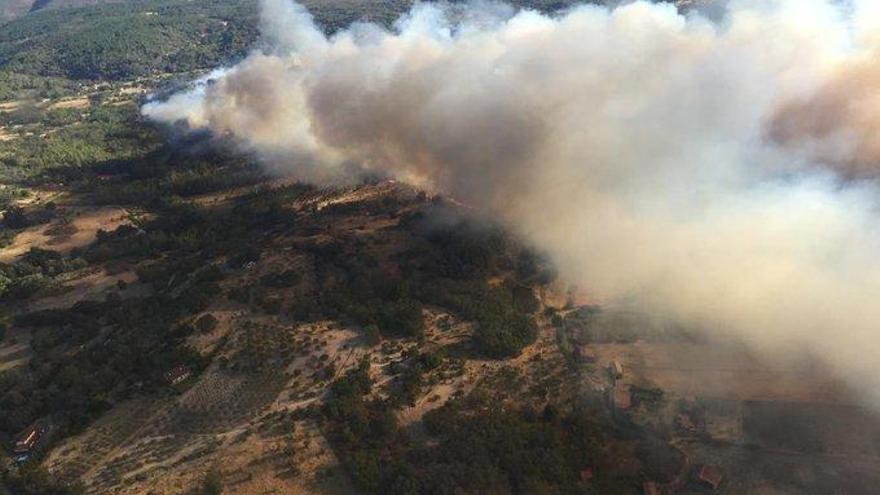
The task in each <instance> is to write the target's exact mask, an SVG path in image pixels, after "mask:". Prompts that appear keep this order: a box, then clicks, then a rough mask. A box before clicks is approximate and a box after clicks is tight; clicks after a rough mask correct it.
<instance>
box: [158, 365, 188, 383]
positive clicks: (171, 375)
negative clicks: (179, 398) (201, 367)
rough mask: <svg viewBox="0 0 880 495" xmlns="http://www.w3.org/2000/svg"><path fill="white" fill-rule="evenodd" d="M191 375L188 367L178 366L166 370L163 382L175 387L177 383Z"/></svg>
mask: <svg viewBox="0 0 880 495" xmlns="http://www.w3.org/2000/svg"><path fill="white" fill-rule="evenodd" d="M191 374H192V371H190V369H189V367H188V366H186V365H183V364H178V365H177V366H175V367H173V368H171V369H170V370H168V372H167V373H165V381H166V382H168V384H169V385H177V384H178V383H180V382H182V381H184V380H186V379H187V378H189V377H190V375H191Z"/></svg>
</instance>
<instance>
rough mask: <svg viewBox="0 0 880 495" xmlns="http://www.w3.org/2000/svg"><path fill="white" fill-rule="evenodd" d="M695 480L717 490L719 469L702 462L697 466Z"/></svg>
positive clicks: (719, 484) (719, 479) (719, 482)
mask: <svg viewBox="0 0 880 495" xmlns="http://www.w3.org/2000/svg"><path fill="white" fill-rule="evenodd" d="M697 481H698V482H699V483H700V484H701V485H703V486H705V487H706V488H709V489H712V490H717V489H718V487H719V486H721V470H720V469H718V468H717V467H715V466H708V465H705V464H704V465H702V466H700V467H699V468H697Z"/></svg>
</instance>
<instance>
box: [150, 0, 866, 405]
mask: <svg viewBox="0 0 880 495" xmlns="http://www.w3.org/2000/svg"><path fill="white" fill-rule="evenodd" d="M876 4H877V2H874V1H872V0H863V1H854V2H849V3H846V4H845V5H840V4H839V2H833V1H830V0H775V1H774V0H771V1H768V0H730V1H729V2H727V5H726V7H725V9H724V12H722V13H720V15H713V19H709V18H707V17H703V16H702V15H701V14H699V13H696V12H694V13H690V14H687V15H682V14H680V13H679V11H678V10H677V9H676V8H675V7H674V6H673V5H671V4H652V3H648V2H644V1H638V2H634V3H629V4H626V5H622V6H619V7H615V8H608V7H599V6H588V5H584V6H580V7H577V8H574V9H572V10H570V11H568V12H566V13H564V14H560V15H557V16H552V17H551V16H546V15H542V14H539V13H537V12H532V11H518V12H517V11H514V10H513V9H511V8H509V7H506V6H504V5H500V4H496V3H474V4H469V5H467V6H464V7H463V6H461V5H460V4H458V5H455V6H446V5H442V4H440V5H438V4H417V5H416V6H415V7H413V9H412V10H411V11H410V12H409V13H407V14H406V15H404V16H403V17H402V18H401V19H400V20H399V21H398V22H397V23H396V25H395V27H394V29H393V30H390V31H389V30H386V29H384V28H382V27H379V26H376V25H371V24H355V25H353V26H351V27H350V28H349V29H347V30H345V31H342V32H339V33H337V34H335V35H333V36H332V37H327V36H325V35H323V34H322V33H321V31H320V30H319V29H318V28H317V27H316V26H315V24H314V22H313V20H312V18H311V16H310V15H309V14H308V12H306V11H305V10H304V9H303V8H302V7H300V6H298V5H296V4H294V3H291V2H290V1H289V0H264V1H263V12H264V16H263V32H264V34H265V36H266V40H267V41H268V43H269V46H271V49H266V50H262V51H258V52H255V53H253V54H252V55H251V56H249V57H248V58H247V59H246V60H244V61H243V62H241V63H240V64H238V65H236V66H235V67H232V68H228V69H225V70H223V71H222V72H220V73H218V74H216V80H215V82H214V83H213V84H202V85H200V86H198V87H197V88H195V89H194V90H193V91H191V92H188V93H183V94H179V95H176V96H174V97H172V98H170V99H169V100H167V101H165V102H156V103H151V104H149V105H147V106H146V107H144V109H143V111H144V113H145V114H146V115H148V116H150V117H152V118H154V119H156V120H160V121H166V122H173V121H177V120H185V121H187V122H188V123H189V125H190V126H191V127H193V128H207V129H211V130H212V131H214V132H216V133H218V134H224V135H231V136H233V137H234V138H235V139H237V140H238V141H239V142H240V143H241V144H242V145H243V146H247V147H249V148H252V149H255V150H258V151H260V152H262V153H264V156H266V157H268V158H267V160H268V161H271V162H272V163H273V164H274V166H279V164H281V166H285V167H288V168H289V169H290V170H291V171H293V172H294V173H297V172H298V171H302V170H308V176H309V177H316V171H317V175H327V176H332V175H333V174H334V173H336V172H337V171H340V170H342V169H343V168H344V167H345V166H346V165H349V164H352V163H355V164H358V165H360V166H362V167H365V168H367V169H373V170H379V171H382V172H384V173H388V174H391V175H393V176H395V177H398V178H400V179H401V180H405V181H408V182H410V183H412V184H415V185H419V186H422V187H425V188H428V189H432V190H435V191H440V192H444V193H447V194H450V195H452V196H454V197H456V198H458V199H460V200H462V201H465V202H467V203H469V204H471V205H474V206H476V207H479V208H481V209H483V210H485V211H488V212H490V213H491V214H493V215H494V216H495V217H496V218H498V219H500V220H501V221H503V222H504V223H506V224H507V225H509V226H510V227H511V228H513V229H515V230H516V231H517V232H518V233H520V234H522V235H524V236H526V237H527V238H528V239H530V240H531V241H533V242H535V243H536V244H537V245H539V246H541V247H543V248H544V249H546V250H547V251H548V252H549V253H550V254H551V255H552V257H553V258H554V259H555V261H556V262H557V263H558V264H559V266H560V267H561V268H562V271H563V273H564V274H565V276H566V277H568V278H569V279H570V280H571V281H573V282H575V283H577V284H578V285H579V286H581V287H585V288H587V289H588V290H589V291H590V292H591V293H592V294H593V295H594V297H596V298H597V299H598V300H600V301H602V302H604V303H606V304H622V303H624V302H626V303H628V304H635V305H637V306H638V307H640V308H642V309H645V310H647V311H650V312H652V313H654V314H658V315H663V316H665V317H668V318H673V319H675V320H676V321H680V322H682V323H685V324H688V325H692V326H695V327H699V328H704V329H706V330H707V331H711V332H714V333H717V334H721V335H732V336H736V337H737V338H739V339H742V340H743V341H745V342H746V343H748V344H750V345H751V346H752V347H753V348H754V349H758V350H761V351H763V352H767V353H772V354H774V355H789V356H792V355H797V356H800V355H805V354H806V355H816V356H819V357H820V358H821V359H822V360H823V361H824V362H825V363H826V364H827V365H828V366H829V367H830V368H832V369H833V370H835V371H837V372H839V373H840V374H841V375H842V376H844V377H846V378H847V379H850V380H852V381H853V383H856V384H859V385H863V386H867V390H868V395H869V396H870V399H871V400H874V401H876V402H877V403H878V404H880V364H878V363H880V361H878V360H877V359H876V358H875V351H877V350H878V347H880V338H878V337H880V331H878V325H880V323H878V322H880V304H878V301H880V263H877V255H878V253H880V219H878V214H877V211H876V209H877V206H878V197H880V196H878V192H880V189H878V187H877V184H876V182H875V179H874V177H875V175H876V174H875V172H876V171H877V164H878V159H880V138H878V136H880V133H878V132H877V131H878V130H880V93H877V92H875V88H878V87H880V86H878V85H877V84H874V83H875V82H878V81H880V70H878V68H877V64H875V63H873V61H874V60H876V55H877V54H878V48H880V15H878V14H880V6H878V5H876ZM716 14H718V13H716ZM303 167H306V168H303Z"/></svg>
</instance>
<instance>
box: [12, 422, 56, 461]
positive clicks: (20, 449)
mask: <svg viewBox="0 0 880 495" xmlns="http://www.w3.org/2000/svg"><path fill="white" fill-rule="evenodd" d="M47 433H49V425H48V424H47V423H44V422H41V421H37V422H35V423H34V424H32V425H31V426H29V427H28V428H27V429H26V430H24V431H23V432H21V434H19V436H18V438H16V439H15V446H14V447H13V448H12V457H13V458H15V460H16V461H17V462H26V461H27V460H28V459H30V458H31V455H33V453H34V452H35V451H36V449H37V447H39V445H40V441H42V440H43V438H44V437H45V436H46V434H47Z"/></svg>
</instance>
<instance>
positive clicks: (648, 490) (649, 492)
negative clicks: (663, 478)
mask: <svg viewBox="0 0 880 495" xmlns="http://www.w3.org/2000/svg"><path fill="white" fill-rule="evenodd" d="M642 494H643V495H660V489H659V488H657V483H654V482H653V481H646V482H644V483H642Z"/></svg>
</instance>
